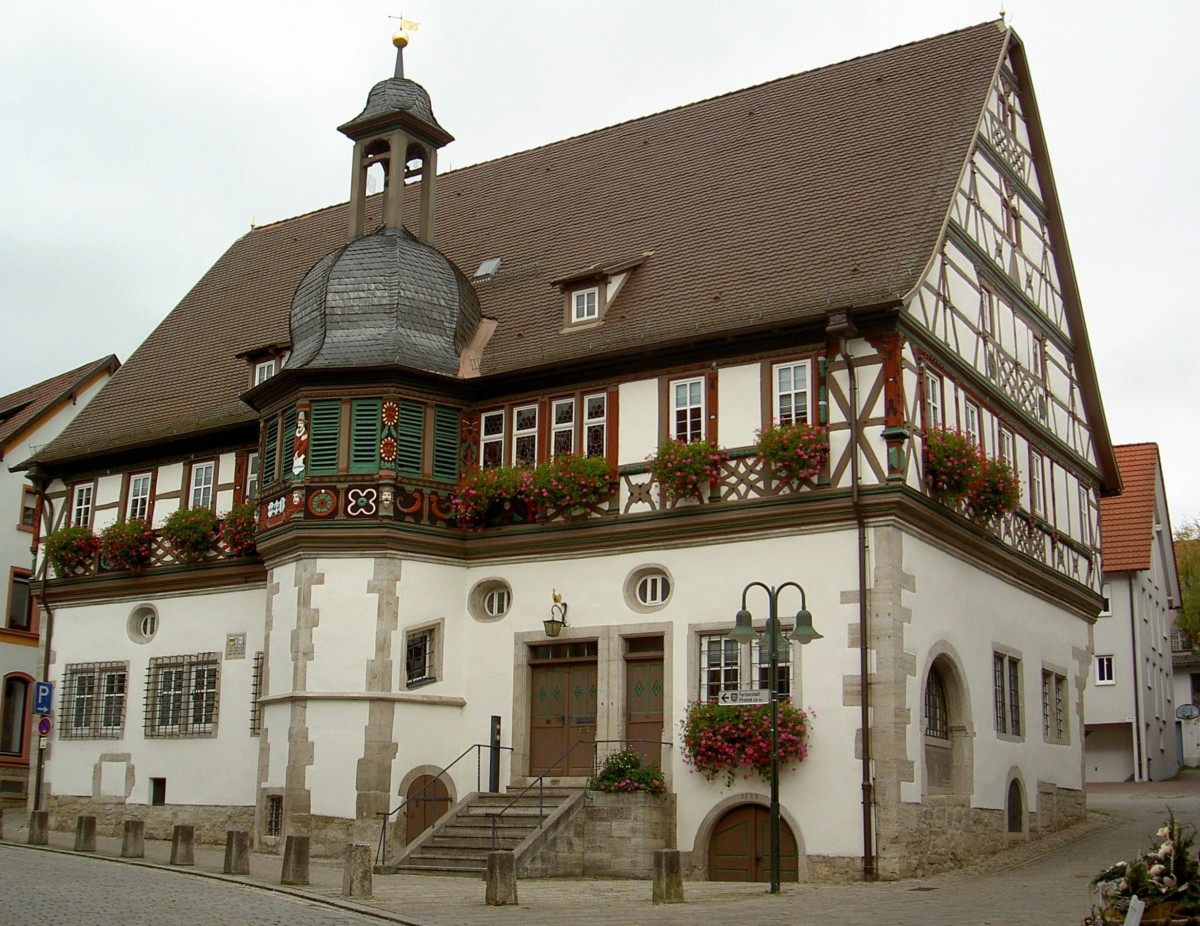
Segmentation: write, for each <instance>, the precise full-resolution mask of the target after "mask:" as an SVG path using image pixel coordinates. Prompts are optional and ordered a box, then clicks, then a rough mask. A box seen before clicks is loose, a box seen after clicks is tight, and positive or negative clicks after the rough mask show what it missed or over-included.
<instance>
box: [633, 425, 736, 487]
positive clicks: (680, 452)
mask: <svg viewBox="0 0 1200 926" xmlns="http://www.w3.org/2000/svg"><path fill="white" fill-rule="evenodd" d="M648 459H649V460H650V477H651V478H652V479H653V480H654V481H655V482H657V483H658V490H659V491H660V492H661V493H662V496H663V499H664V500H665V501H675V500H677V499H681V498H702V497H704V496H706V495H708V493H709V492H710V491H711V490H712V487H713V486H714V485H716V483H717V480H718V479H720V478H721V464H723V463H724V462H725V461H726V460H728V459H729V454H728V453H726V452H725V448H723V447H718V446H717V445H716V444H714V443H712V442H710V441H702V440H701V441H692V442H691V443H690V444H685V443H682V442H681V441H677V440H665V441H663V442H662V445H661V446H660V447H659V448H658V452H657V453H656V454H654V456H652V457H648Z"/></svg>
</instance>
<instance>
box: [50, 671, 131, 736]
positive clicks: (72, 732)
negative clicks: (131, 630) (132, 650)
mask: <svg viewBox="0 0 1200 926" xmlns="http://www.w3.org/2000/svg"><path fill="white" fill-rule="evenodd" d="M116 677H119V678H120V684H121V690H120V691H119V692H114V691H111V690H109V688H108V682H109V680H110V679H112V678H116ZM82 679H87V680H88V682H89V685H90V689H89V691H88V692H87V693H86V694H85V693H82V692H81V691H80V681H81V680H82ZM85 697H86V699H87V701H86V706H85V707H84V709H83V715H84V716H83V717H82V718H81V716H80V706H81V698H85ZM114 706H116V709H117V712H118V722H117V723H116V724H109V723H106V722H105V721H106V720H107V719H108V718H109V717H110V716H111V714H110V708H112V707H114ZM128 709H129V663H128V662H119V661H113V662H91V663H68V664H67V665H66V666H64V667H63V678H62V682H61V693H60V695H59V712H60V717H61V720H60V722H59V736H61V737H62V738H63V739H121V738H122V737H123V736H124V735H125V718H126V714H127V711H128Z"/></svg>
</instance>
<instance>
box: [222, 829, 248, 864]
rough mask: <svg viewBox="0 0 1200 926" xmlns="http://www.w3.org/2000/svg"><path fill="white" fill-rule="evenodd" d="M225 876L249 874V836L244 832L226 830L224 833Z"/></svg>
mask: <svg viewBox="0 0 1200 926" xmlns="http://www.w3.org/2000/svg"><path fill="white" fill-rule="evenodd" d="M221 870H222V871H223V872H224V873H225V874H227V875H248V874H250V834H249V833H247V832H246V831H245V830H228V831H227V832H226V833H225V866H224V867H223V868H222V869H221Z"/></svg>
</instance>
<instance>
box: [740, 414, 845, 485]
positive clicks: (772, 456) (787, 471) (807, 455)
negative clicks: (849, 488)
mask: <svg viewBox="0 0 1200 926" xmlns="http://www.w3.org/2000/svg"><path fill="white" fill-rule="evenodd" d="M754 449H755V452H756V453H757V454H758V458H759V459H760V460H762V461H763V463H764V464H766V466H767V467H768V468H769V469H770V471H771V475H772V476H774V477H775V479H777V480H778V481H779V482H783V483H787V484H789V485H793V486H794V485H797V484H799V483H801V482H804V481H805V480H806V479H812V478H814V477H816V476H818V475H819V474H820V473H821V471H822V470H824V469H825V464H826V463H827V462H828V461H829V435H828V434H827V433H826V432H825V429H824V428H822V427H818V426H816V425H810V424H803V423H801V422H795V423H793V424H776V425H772V426H771V427H769V428H763V429H762V430H761V431H759V432H758V441H757V443H756V444H755V447H754Z"/></svg>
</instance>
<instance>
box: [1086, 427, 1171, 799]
mask: <svg viewBox="0 0 1200 926" xmlns="http://www.w3.org/2000/svg"><path fill="white" fill-rule="evenodd" d="M1114 449H1115V450H1116V454H1117V464H1118V466H1119V467H1120V470H1121V485H1122V491H1121V494H1120V495H1119V496H1115V497H1112V498H1105V499H1102V500H1101V502H1100V536H1101V537H1102V538H1103V541H1104V610H1103V611H1102V612H1101V613H1100V619H1099V620H1098V621H1097V622H1096V626H1095V629H1094V634H1095V635H1094V638H1093V652H1092V673H1091V678H1090V680H1089V682H1088V689H1087V695H1086V697H1085V699H1084V718H1085V719H1086V721H1087V725H1086V727H1085V728H1084V729H1085V737H1086V738H1085V740H1084V744H1085V747H1086V748H1085V754H1086V765H1087V768H1086V775H1087V779H1088V781H1159V780H1161V779H1164V778H1170V777H1172V776H1173V775H1174V774H1175V773H1176V772H1177V771H1179V760H1178V757H1177V753H1176V742H1175V694H1174V691H1173V685H1174V683H1173V680H1172V673H1171V628H1172V625H1173V615H1172V609H1174V608H1176V607H1178V606H1179V600H1180V599H1179V580H1178V578H1177V577H1176V575H1175V554H1174V552H1173V550H1172V548H1171V518H1170V515H1169V514H1168V513H1167V494H1166V489H1165V488H1164V486H1163V478H1162V466H1161V464H1160V463H1159V458H1158V444H1122V445H1120V446H1118V447H1116V448H1114ZM1189 700H1190V699H1189Z"/></svg>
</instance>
